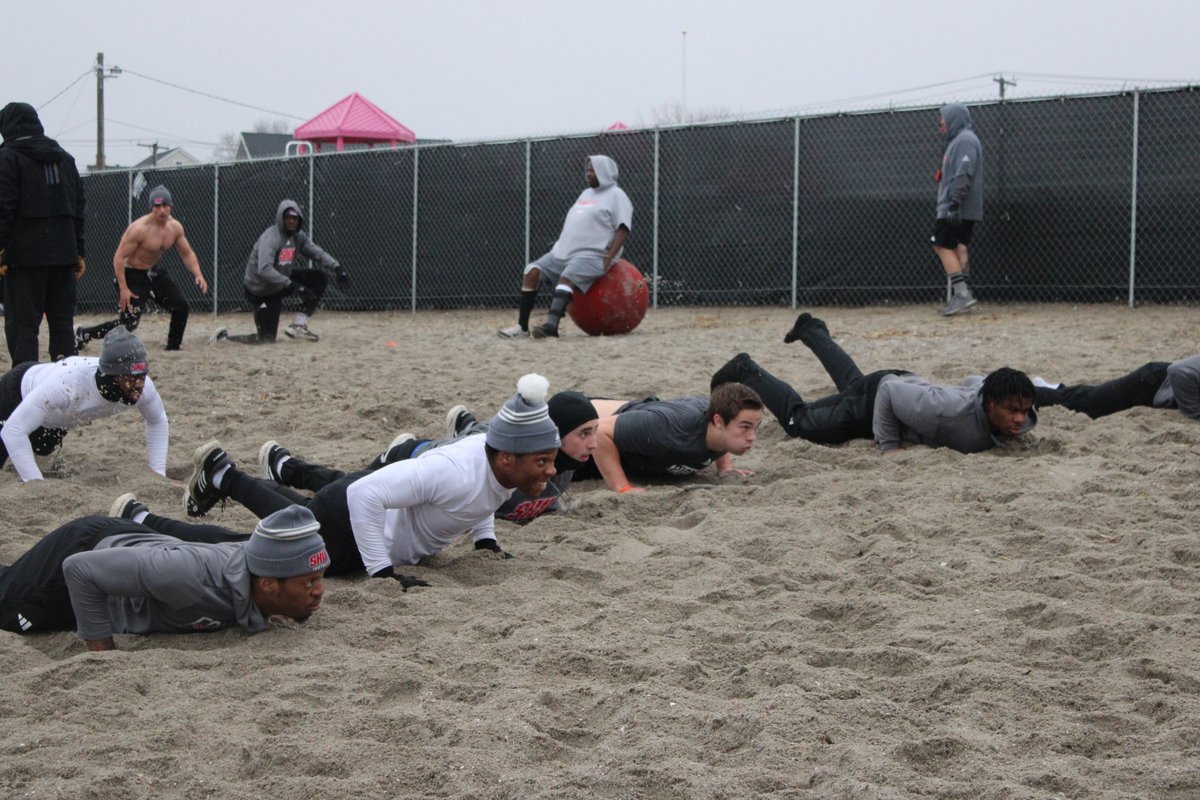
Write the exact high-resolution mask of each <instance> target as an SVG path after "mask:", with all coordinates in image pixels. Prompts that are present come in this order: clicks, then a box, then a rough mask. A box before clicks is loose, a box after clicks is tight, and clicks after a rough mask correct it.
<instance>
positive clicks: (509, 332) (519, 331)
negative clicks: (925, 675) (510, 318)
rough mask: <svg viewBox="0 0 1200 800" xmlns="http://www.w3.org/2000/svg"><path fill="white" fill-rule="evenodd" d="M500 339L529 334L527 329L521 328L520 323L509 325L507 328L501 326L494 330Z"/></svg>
mask: <svg viewBox="0 0 1200 800" xmlns="http://www.w3.org/2000/svg"><path fill="white" fill-rule="evenodd" d="M496 333H498V334H499V335H500V338H501V339H520V338H523V337H527V336H529V331H527V330H525V329H524V328H522V327H521V326H520V325H511V326H509V327H507V328H501V329H500V330H498V331H496Z"/></svg>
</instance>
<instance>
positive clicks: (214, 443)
mask: <svg viewBox="0 0 1200 800" xmlns="http://www.w3.org/2000/svg"><path fill="white" fill-rule="evenodd" d="M220 449H222V448H221V443H220V442H219V441H218V440H216V439H212V440H209V441H207V442H205V443H204V444H202V445H200V446H199V447H197V448H196V449H195V451H194V452H193V453H192V474H191V475H190V476H189V477H188V482H187V486H185V487H183V511H184V513H185V514H187V515H188V516H189V517H202V516H204V515H205V514H206V513H208V509H205V510H204V511H201V512H200V513H198V514H196V513H193V511H192V506H191V504H190V503H189V501H190V500H191V499H192V492H194V491H196V484H198V483H200V478H201V476H202V475H203V474H204V461H205V459H207V458H208V454H209V453H211V452H212V451H213V450H220Z"/></svg>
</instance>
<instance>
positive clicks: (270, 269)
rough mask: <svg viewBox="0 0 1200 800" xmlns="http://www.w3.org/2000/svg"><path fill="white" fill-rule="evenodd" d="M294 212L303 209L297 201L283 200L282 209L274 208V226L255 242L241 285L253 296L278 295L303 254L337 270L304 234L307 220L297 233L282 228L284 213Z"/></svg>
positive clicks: (288, 281) (288, 280)
mask: <svg viewBox="0 0 1200 800" xmlns="http://www.w3.org/2000/svg"><path fill="white" fill-rule="evenodd" d="M289 208H290V209H292V210H293V211H295V212H296V213H297V214H299V213H300V206H299V205H297V203H296V201H295V200H280V201H279V208H277V209H275V224H274V225H272V226H271V227H270V228H267V229H266V230H265V231H263V232H262V234H261V235H260V236H259V237H258V241H256V242H255V243H254V248H253V249H252V250H251V251H250V258H249V259H247V261H246V274H245V276H244V277H243V278H242V284H243V285H244V286H245V287H246V289H247V291H249V292H250V294H255V295H258V296H259V297H268V296H270V295H273V294H279V293H280V292H282V291H283V290H284V289H286V288H287V286H288V284H289V283H290V282H291V277H290V276H291V274H292V267H293V266H294V265H295V261H296V256H297V255H301V256H304V257H305V258H308V259H311V260H313V261H315V262H317V263H318V264H320V265H321V266H322V267H324V268H325V269H328V270H334V269H337V268H338V261H337V259H336V258H334V257H333V256H331V255H329V253H326V252H325V251H324V250H322V249H321V248H319V247H317V246H316V245H315V244H313V241H312V239H309V238H308V234H307V233H305V232H304V217H303V216H301V217H300V226H299V227H298V228H296V232H295V233H288V232H287V230H286V229H285V228H284V227H283V213H284V212H285V211H287V210H288V209H289Z"/></svg>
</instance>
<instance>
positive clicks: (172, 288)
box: [79, 267, 188, 350]
mask: <svg viewBox="0 0 1200 800" xmlns="http://www.w3.org/2000/svg"><path fill="white" fill-rule="evenodd" d="M125 285H126V286H128V287H129V291H131V292H133V293H134V294H135V295H137V297H136V298H135V299H134V300H133V301H131V302H130V304H129V310H128V311H123V312H121V314H120V316H118V317H117V318H116V319H114V320H109V321H108V322H101V323H100V324H99V325H93V326H92V327H90V328H83V329H82V330H81V331H80V333H81V334H82V335H81V336H80V337H79V344H86V343H87V342H90V341H92V340H93V339H103V338H104V337H105V336H107V335H108V332H109V331H111V330H112V329H113V328H115V327H117V326H118V325H124V326H125V327H126V328H128V329H129V331H130V332H132V331H133V330H135V329H136V328H137V326H138V322H140V321H141V317H142V312H143V311H145V310H146V301H148V300H153V301H154V302H155V303H156V304H157V305H158V306H159V307H161V308H162V309H163V310H165V311H168V312H170V314H171V326H170V327H169V328H168V329H167V347H168V348H170V349H172V350H175V349H178V348H179V346H180V345H181V344H183V332H184V330H185V329H186V328H187V323H188V302H187V298H186V297H184V295H183V291H182V290H181V289H180V288H179V286H178V285H176V283H175V281H173V280H171V276H170V275H169V274H168V273H167V271H166V270H165V269H163V268H162V267H152V268H150V269H134V268H133V267H126V268H125Z"/></svg>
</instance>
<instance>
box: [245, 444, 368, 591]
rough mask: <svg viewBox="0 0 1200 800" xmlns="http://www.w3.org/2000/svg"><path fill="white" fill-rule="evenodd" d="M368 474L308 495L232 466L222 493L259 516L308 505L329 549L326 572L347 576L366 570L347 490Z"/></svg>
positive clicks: (361, 473)
mask: <svg viewBox="0 0 1200 800" xmlns="http://www.w3.org/2000/svg"><path fill="white" fill-rule="evenodd" d="M366 474H367V472H365V471H364V472H354V473H351V474H349V475H346V476H344V477H342V478H339V479H338V480H335V481H333V482H332V483H330V484H327V485H326V486H324V487H323V488H322V489H321V490H320V491H318V492H317V493H316V494H315V495H314V496H312V497H306V496H304V495H302V494H300V493H298V492H294V491H292V490H291V489H289V488H288V487H286V486H281V485H279V484H278V483H275V482H274V481H268V480H265V479H263V478H255V477H253V476H252V475H247V474H246V473H245V472H242V471H241V470H240V469H237V468H236V467H232V468H230V469H229V470H228V471H227V472H226V473H225V475H224V477H223V478H222V479H221V493H222V494H223V495H225V496H226V497H229V498H230V499H232V500H236V501H237V502H238V503H241V504H242V505H244V506H245V507H246V508H247V509H249V510H250V513H251V514H253V515H254V516H256V517H258V518H259V519H262V518H263V517H265V516H268V515H270V514H274V513H275V512H276V511H280V510H282V509H284V508H287V507H288V506H290V505H300V506H305V507H306V508H308V510H309V511H311V512H312V513H313V516H314V517H316V518H317V522H318V524H320V526H321V538H322V539H324V540H325V549H326V550H328V551H329V561H330V565H329V569H328V570H326V571H325V574H326V575H345V574H346V573H349V572H359V571H362V570H363V562H362V556H361V555H360V554H359V552H358V544H357V542H355V541H354V531H353V529H352V528H351V527H350V509H349V507H348V506H347V505H346V489H347V487H349V486H350V484H352V483H354V482H355V481H356V480H358V479H359V478H361V477H362V476H363V475H366Z"/></svg>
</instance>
